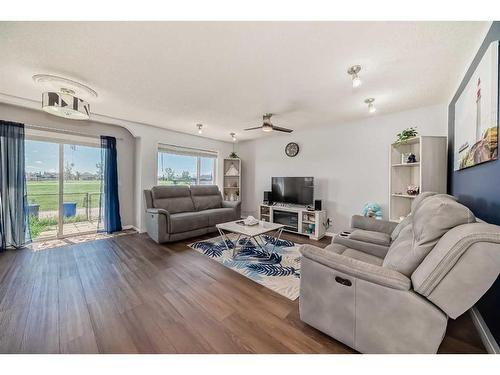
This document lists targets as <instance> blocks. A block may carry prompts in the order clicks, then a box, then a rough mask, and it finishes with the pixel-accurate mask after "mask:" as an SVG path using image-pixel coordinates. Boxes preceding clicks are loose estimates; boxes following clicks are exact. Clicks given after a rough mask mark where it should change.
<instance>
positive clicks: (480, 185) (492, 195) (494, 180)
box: [448, 21, 500, 343]
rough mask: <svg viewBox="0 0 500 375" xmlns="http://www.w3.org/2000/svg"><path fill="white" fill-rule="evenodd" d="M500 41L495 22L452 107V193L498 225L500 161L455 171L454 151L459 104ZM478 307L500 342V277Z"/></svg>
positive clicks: (449, 156)
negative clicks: (487, 52) (499, 317)
mask: <svg viewBox="0 0 500 375" xmlns="http://www.w3.org/2000/svg"><path fill="white" fill-rule="evenodd" d="M499 39H500V22H498V21H495V22H493V24H492V25H491V28H490V30H489V31H488V33H487V35H486V37H485V39H484V41H483V43H482V44H481V47H479V50H478V52H477V54H476V56H475V57H474V60H473V61H472V64H471V65H470V67H469V69H468V70H467V73H466V74H465V77H464V79H463V80H462V82H461V83H460V86H459V88H458V90H457V92H456V93H455V96H454V97H453V99H452V101H451V103H450V105H449V106H448V193H449V194H452V195H454V196H456V197H457V198H458V200H459V202H461V203H463V204H464V205H466V206H467V207H469V208H470V209H471V210H472V212H474V214H475V215H476V216H477V217H478V218H481V219H482V220H484V221H486V222H489V223H492V224H497V225H500V160H493V161H490V162H487V163H483V164H479V165H476V166H474V167H472V168H467V169H462V170H459V171H454V170H453V165H454V160H453V157H454V155H453V151H454V149H455V144H454V134H455V103H456V102H457V100H458V98H459V97H460V94H461V93H462V91H463V90H464V88H465V86H466V85H467V82H468V81H469V79H470V77H471V76H472V74H473V73H474V71H475V69H476V67H477V66H478V64H479V62H480V61H481V59H482V57H483V55H484V53H485V52H486V50H487V49H488V47H489V46H490V44H491V43H492V42H494V41H497V40H499ZM499 77H500V74H499ZM499 87H500V84H499ZM499 97H500V95H499ZM476 307H477V308H478V310H479V312H480V313H481V315H482V317H483V319H484V320H485V322H486V324H487V325H488V328H489V329H490V331H491V333H492V334H493V336H494V337H495V340H496V341H497V343H500V319H498V315H499V313H500V278H497V280H496V282H495V283H494V284H493V286H492V287H491V288H490V289H489V290H488V292H486V294H485V295H484V296H483V297H482V298H481V299H480V300H479V302H477V304H476Z"/></svg>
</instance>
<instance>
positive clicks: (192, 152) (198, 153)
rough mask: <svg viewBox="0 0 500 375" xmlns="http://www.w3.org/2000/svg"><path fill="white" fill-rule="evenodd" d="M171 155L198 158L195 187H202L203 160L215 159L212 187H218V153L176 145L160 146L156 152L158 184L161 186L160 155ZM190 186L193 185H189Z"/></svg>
mask: <svg viewBox="0 0 500 375" xmlns="http://www.w3.org/2000/svg"><path fill="white" fill-rule="evenodd" d="M162 153H163V154H169V155H180V156H190V157H194V158H196V183H195V184H194V185H200V176H201V158H210V159H213V161H214V162H213V169H212V185H217V161H218V152H217V151H211V150H202V149H196V148H191V147H184V146H176V145H166V144H158V149H157V152H156V183H157V184H158V185H160V181H161V180H160V176H159V172H160V165H159V164H160V154H162ZM189 185H190V186H191V185H193V184H189Z"/></svg>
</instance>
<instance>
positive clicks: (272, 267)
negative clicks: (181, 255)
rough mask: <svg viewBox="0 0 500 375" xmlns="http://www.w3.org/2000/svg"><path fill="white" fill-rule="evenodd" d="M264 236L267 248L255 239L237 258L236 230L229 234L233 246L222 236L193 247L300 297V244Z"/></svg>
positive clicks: (268, 285) (290, 296)
mask: <svg viewBox="0 0 500 375" xmlns="http://www.w3.org/2000/svg"><path fill="white" fill-rule="evenodd" d="M262 237H263V239H264V240H265V242H267V244H266V245H265V247H264V249H265V250H266V251H262V249H261V248H260V247H259V246H257V245H256V244H255V241H254V240H252V241H251V242H249V243H248V244H247V245H246V246H245V247H244V248H243V249H242V250H239V251H238V254H237V256H236V257H235V259H233V257H232V252H233V251H232V249H233V248H234V241H235V240H236V238H237V236H236V235H234V234H229V235H228V238H229V240H228V241H227V245H228V247H229V250H228V249H227V247H226V245H225V244H224V242H223V240H222V238H221V237H215V238H211V239H208V240H205V241H200V242H195V243H193V244H190V245H189V247H191V248H192V249H194V250H196V251H198V252H199V253H201V254H204V255H206V256H208V257H210V258H212V259H214V260H216V261H217V262H219V263H222V264H223V265H224V266H226V267H228V268H230V269H232V270H233V271H236V272H238V273H240V274H242V275H244V276H246V277H248V278H249V279H251V280H253V281H255V282H256V283H259V284H261V285H263V286H265V287H266V288H269V289H271V290H273V291H275V292H276V293H279V294H281V295H282V296H284V297H286V298H288V299H291V300H292V301H293V300H295V299H297V297H298V296H299V288H300V252H299V246H300V245H298V244H295V243H293V242H292V241H287V240H279V241H278V242H276V241H277V240H276V238H274V237H271V236H266V235H263V236H262ZM245 241H246V239H240V240H239V245H244V244H245ZM275 243H276V247H274V244H275ZM273 247H274V251H273Z"/></svg>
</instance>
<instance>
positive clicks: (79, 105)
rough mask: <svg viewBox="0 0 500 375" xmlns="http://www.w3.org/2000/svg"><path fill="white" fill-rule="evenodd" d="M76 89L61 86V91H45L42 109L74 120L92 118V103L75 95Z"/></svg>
mask: <svg viewBox="0 0 500 375" xmlns="http://www.w3.org/2000/svg"><path fill="white" fill-rule="evenodd" d="M74 93H75V92H74V91H73V90H70V89H65V88H61V92H44V93H43V94H42V110H44V111H45V112H47V113H50V114H51V115H55V116H59V117H64V118H69V119H73V120H87V119H89V118H90V105H89V103H87V102H86V101H85V100H83V99H80V98H77V97H76V96H74Z"/></svg>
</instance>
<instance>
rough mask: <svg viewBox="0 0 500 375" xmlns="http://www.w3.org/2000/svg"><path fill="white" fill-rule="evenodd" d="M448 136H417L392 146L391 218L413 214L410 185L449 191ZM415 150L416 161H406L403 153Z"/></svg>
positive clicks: (444, 191) (398, 218) (425, 189)
mask: <svg viewBox="0 0 500 375" xmlns="http://www.w3.org/2000/svg"><path fill="white" fill-rule="evenodd" d="M446 148H447V138H446V137H439V136H418V137H414V138H411V139H409V140H408V141H406V142H405V143H401V144H398V143H393V144H392V145H391V146H390V156H389V161H390V166H389V169H390V171H389V179H390V181H389V186H390V193H389V212H390V213H389V217H390V220H393V221H399V220H400V217H402V216H406V215H408V214H409V213H410V208H411V202H412V201H413V199H415V197H416V196H414V195H409V194H408V193H407V187H408V185H416V186H419V187H420V192H423V191H435V192H437V193H446V179H447V151H446ZM409 153H413V154H415V156H416V159H417V162H416V163H405V162H404V160H402V155H403V154H409Z"/></svg>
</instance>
